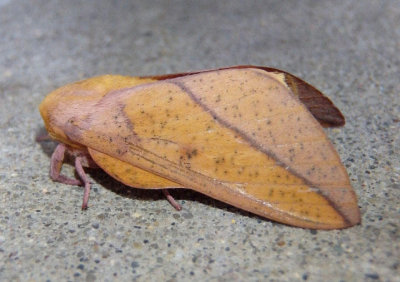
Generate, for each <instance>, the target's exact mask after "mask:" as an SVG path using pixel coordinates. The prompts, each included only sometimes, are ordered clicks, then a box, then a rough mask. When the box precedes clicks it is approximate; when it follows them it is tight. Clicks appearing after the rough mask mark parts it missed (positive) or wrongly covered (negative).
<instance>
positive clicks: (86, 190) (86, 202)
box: [75, 157, 91, 210]
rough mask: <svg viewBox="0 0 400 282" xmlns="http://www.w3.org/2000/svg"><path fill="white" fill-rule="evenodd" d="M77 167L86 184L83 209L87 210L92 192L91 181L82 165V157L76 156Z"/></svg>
mask: <svg viewBox="0 0 400 282" xmlns="http://www.w3.org/2000/svg"><path fill="white" fill-rule="evenodd" d="M75 169H76V172H77V173H78V175H79V177H80V178H81V179H82V181H83V183H84V184H85V190H84V192H83V200H82V210H86V209H87V207H88V202H89V194H90V186H91V185H90V181H89V178H88V177H87V175H86V173H85V171H84V170H83V167H82V157H76V158H75Z"/></svg>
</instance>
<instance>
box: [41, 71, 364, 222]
mask: <svg viewBox="0 0 400 282" xmlns="http://www.w3.org/2000/svg"><path fill="white" fill-rule="evenodd" d="M40 113H41V116H42V118H43V120H44V123H45V127H46V129H47V131H48V134H49V136H50V137H51V138H52V139H54V140H56V141H58V142H59V145H58V146H57V147H56V149H55V151H54V153H53V155H52V157H51V166H50V176H51V178H52V179H53V180H54V181H58V182H62V183H66V184H71V185H83V186H84V196H83V203H82V209H86V208H87V206H88V200H89V192H90V186H91V184H90V181H89V178H88V177H87V175H86V174H85V171H84V167H100V168H101V169H103V170H104V171H105V172H106V173H107V174H109V175H111V176H112V177H113V178H115V179H116V180H118V181H120V182H122V183H124V184H126V185H127V186H129V187H134V188H142V189H163V192H164V194H165V195H166V196H167V199H168V201H169V202H170V203H171V204H172V205H173V206H174V207H175V208H176V209H178V210H179V209H180V208H181V207H180V205H179V204H178V203H177V202H176V201H175V200H174V198H173V197H172V196H171V195H170V193H169V192H168V191H169V190H168V189H170V188H189V189H193V190H195V191H198V192H200V193H203V194H205V195H208V196H210V197H212V198H215V199H218V200H220V201H223V202H225V203H228V204H230V205H233V206H235V207H238V208H240V209H243V210H246V211H249V212H251V213H254V214H257V215H259V216H262V217H265V218H268V219H271V220H274V221H277V222H281V223H284V224H288V225H293V226H298V227H303V228H312V229H338V228H346V227H350V226H353V225H355V224H358V223H359V222H360V211H359V208H358V206H357V198H356V195H355V192H354V191H353V189H352V186H351V184H350V180H349V177H348V174H347V172H346V169H345V168H344V166H343V165H342V163H341V161H340V158H339V156H338V153H337V152H336V150H335V149H334V147H333V145H332V144H331V142H330V141H329V139H328V138H327V136H326V134H325V132H324V130H323V127H334V126H342V125H344V123H345V120H344V117H343V115H342V114H341V113H340V111H339V110H338V109H337V108H336V107H335V106H334V105H333V103H332V102H331V101H330V100H329V99H328V98H327V97H326V96H324V95H323V94H322V93H321V92H320V91H318V90H317V89H316V88H314V87H313V86H311V85H310V84H308V83H306V82H304V81H303V80H301V79H299V78H297V77H296V76H294V75H291V74H289V73H287V72H284V71H281V70H278V69H273V68H267V67H257V66H234V67H227V68H222V69H215V70H205V71H198V72H190V73H178V74H168V75H160V76H146V77H127V76H120V75H103V76H98V77H94V78H90V79H87V80H83V81H79V82H75V83H72V84H68V85H66V86H63V87H61V88H59V89H57V90H55V91H53V92H51V93H50V94H49V95H48V96H47V97H46V98H45V99H44V100H43V102H42V103H41V104H40ZM65 154H70V155H72V156H74V157H75V168H76V171H77V173H78V175H79V178H80V179H71V178H68V177H66V176H64V175H62V174H61V173H60V171H61V167H62V164H63V160H64V156H65Z"/></svg>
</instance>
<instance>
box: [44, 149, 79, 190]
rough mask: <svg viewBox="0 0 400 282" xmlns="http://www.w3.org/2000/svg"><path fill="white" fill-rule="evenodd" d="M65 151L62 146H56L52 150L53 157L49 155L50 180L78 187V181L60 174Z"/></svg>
mask: <svg viewBox="0 0 400 282" xmlns="http://www.w3.org/2000/svg"><path fill="white" fill-rule="evenodd" d="M66 149H67V148H66V146H65V145H64V144H58V145H57V147H56V149H55V150H54V153H53V155H51V161H50V178H51V179H52V180H53V181H56V182H61V183H64V184H69V185H77V186H79V185H81V182H80V181H79V180H78V179H72V178H69V177H67V176H65V175H62V174H60V173H61V168H62V165H63V162H64V156H65V151H66Z"/></svg>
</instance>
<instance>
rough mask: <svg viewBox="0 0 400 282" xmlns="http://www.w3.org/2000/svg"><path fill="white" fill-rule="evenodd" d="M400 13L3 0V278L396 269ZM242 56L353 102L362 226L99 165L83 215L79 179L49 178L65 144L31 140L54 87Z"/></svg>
mask: <svg viewBox="0 0 400 282" xmlns="http://www.w3.org/2000/svg"><path fill="white" fill-rule="evenodd" d="M399 26H400V4H399V1H398V0H393V1H384V0H382V1H373V0H370V1H351V0H348V1H317V0H315V1H156V2H155V1H142V2H139V1H104V0H103V1H61V0H60V1H45V0H39V1H18V0H14V1H12V0H10V1H5V0H1V1H0V134H1V135H0V136H1V137H0V138H1V147H0V149H1V158H0V199H1V203H0V204H1V209H0V280H2V281H5V280H14V281H27V280H37V281H45V280H46V281H47V280H48V281H66V280H68V281H73V280H86V281H94V280H100V281H101V280H104V281H111V280H114V279H118V280H121V281H131V280H133V279H137V280H139V281H147V280H158V281H159V280H168V281H183V280H212V281H216V280H242V281H255V280H274V281H289V280H309V281H321V280H324V279H329V281H400V278H399V277H400V276H399V271H400V270H399V267H400V230H399V228H400V204H399V199H400V184H399V182H400V180H399V174H400V163H399V160H400V141H399V132H400V130H399V127H400V122H399V120H400V114H399V112H400V95H399V92H400V84H399V78H400V77H399V74H400V56H399V54H400V28H399ZM236 64H256V65H267V66H273V67H278V68H281V69H285V70H287V71H289V72H292V73H294V74H295V75H298V76H300V77H302V78H304V79H305V80H307V81H309V82H310V83H312V84H314V85H315V86H317V87H318V88H319V89H321V90H322V91H323V92H324V93H326V95H328V96H329V97H330V98H331V99H332V100H333V101H334V102H335V103H336V104H337V105H338V107H339V108H340V109H341V110H342V111H343V113H344V114H345V116H346V117H347V125H346V126H345V127H344V128H342V129H334V130H328V134H329V136H330V138H331V139H332V141H333V143H334V144H335V146H336V148H337V149H338V151H339V153H340V155H341V158H342V160H343V162H344V164H345V166H346V167H347V169H348V172H349V174H350V177H351V181H352V184H353V186H354V189H355V191H356V193H357V195H358V197H359V205H360V207H361V211H362V220H363V221H362V224H361V225H360V226H356V227H353V228H350V229H346V230H342V231H310V230H305V229H300V228H295V227H289V226H284V225H281V224H278V223H274V222H271V221H269V220H265V219H262V218H259V217H256V216H254V215H251V214H249V213H246V212H242V211H240V210H238V209H235V208H232V207H230V206H228V205H225V204H223V203H219V202H217V201H215V200H213V199H209V198H207V197H205V196H202V195H200V194H198V193H195V192H191V191H181V192H179V191H175V192H173V194H174V195H175V196H176V198H177V199H178V200H179V201H180V202H181V203H182V205H183V211H182V212H176V211H174V210H173V209H172V208H171V207H170V206H169V204H168V203H167V201H166V200H164V198H163V197H162V195H161V192H159V191H150V192H148V191H140V190H129V191H126V189H127V188H126V187H125V186H123V185H121V184H118V183H117V182H116V181H114V180H112V179H111V178H109V177H107V176H105V175H104V173H102V172H96V171H92V172H90V176H91V179H92V180H93V182H94V185H93V186H94V187H93V190H92V195H91V201H90V208H89V210H87V211H85V212H82V211H81V210H80V202H81V197H82V189H81V188H79V187H71V186H67V185H63V184H58V183H53V182H52V181H51V180H50V179H49V177H48V170H49V158H50V154H51V152H52V150H53V148H54V144H52V143H44V144H38V143H36V142H35V141H34V139H35V136H36V135H37V134H38V133H39V132H40V130H41V129H42V128H43V127H42V120H41V118H40V116H39V113H38V110H37V107H38V104H39V103H40V101H41V100H42V99H43V98H44V97H45V95H46V94H47V93H48V92H49V91H51V90H52V89H54V88H56V87H58V86H61V85H63V84H65V83H68V82H71V81H74V80H78V79H82V78H86V77H90V76H94V75H97V74H104V73H119V74H126V75H144V74H157V73H167V72H178V71H186V70H194V69H203V68H213V67H219V66H228V65H236ZM64 171H65V173H66V174H69V175H73V168H72V167H71V166H70V165H66V166H65V169H64Z"/></svg>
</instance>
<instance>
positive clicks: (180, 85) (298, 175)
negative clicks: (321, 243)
mask: <svg viewBox="0 0 400 282" xmlns="http://www.w3.org/2000/svg"><path fill="white" fill-rule="evenodd" d="M170 82H171V83H173V84H175V85H176V86H178V87H179V88H181V89H182V91H184V92H186V93H187V94H188V95H189V97H190V98H191V99H192V100H193V101H194V102H195V103H197V104H198V105H200V106H201V107H202V108H203V109H204V110H205V111H206V112H208V113H210V114H211V116H212V117H213V118H214V119H215V120H216V121H217V122H219V123H220V124H221V125H222V126H224V127H226V128H229V129H231V130H233V131H234V132H235V133H236V134H238V135H239V136H240V137H242V138H243V139H244V140H245V141H247V142H248V143H249V144H250V146H252V147H253V148H255V149H256V150H258V151H260V152H263V153H264V154H265V155H267V156H268V157H272V158H273V159H274V160H275V161H276V162H277V164H278V165H280V166H282V167H285V168H287V170H288V171H289V172H290V173H292V174H293V175H295V176H297V177H298V178H300V179H302V180H303V181H304V183H305V184H306V185H309V186H311V187H317V186H318V185H316V184H314V183H311V182H310V181H308V180H307V179H305V178H304V177H303V176H301V175H300V174H299V173H298V172H296V171H295V170H293V169H292V168H291V167H290V166H288V165H287V164H285V163H284V162H283V161H282V160H281V159H280V158H279V157H278V156H276V154H274V153H273V152H271V151H270V150H267V149H264V148H262V147H261V146H260V145H259V144H258V143H257V142H256V141H255V140H253V139H252V138H251V137H250V136H248V135H247V134H245V133H243V132H242V131H241V130H239V129H238V128H237V127H235V126H233V125H232V124H230V123H229V122H227V121H226V120H224V119H222V118H221V117H219V116H218V115H217V114H216V113H215V112H214V111H213V110H212V109H210V108H208V107H207V106H206V105H205V104H204V103H202V102H201V101H200V100H199V99H198V98H197V97H196V95H195V94H194V93H193V92H192V91H191V89H190V88H188V87H186V85H185V84H184V83H183V82H181V81H178V80H176V79H175V80H171V81H170ZM317 189H318V190H317V191H316V192H317V193H318V194H319V195H321V196H322V197H323V198H324V199H325V200H326V201H327V202H328V203H329V204H330V205H331V206H332V207H333V208H334V209H335V210H336V212H337V213H338V214H339V215H340V216H341V217H342V218H343V220H344V221H345V223H346V224H348V225H350V221H349V220H348V219H347V218H346V216H345V215H344V214H343V213H342V212H341V210H340V209H339V207H338V206H337V205H336V203H334V202H333V201H331V200H330V198H329V197H327V196H326V195H324V193H323V191H321V190H320V189H319V188H317Z"/></svg>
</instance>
